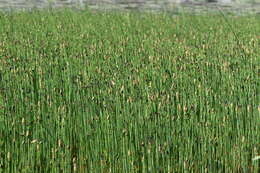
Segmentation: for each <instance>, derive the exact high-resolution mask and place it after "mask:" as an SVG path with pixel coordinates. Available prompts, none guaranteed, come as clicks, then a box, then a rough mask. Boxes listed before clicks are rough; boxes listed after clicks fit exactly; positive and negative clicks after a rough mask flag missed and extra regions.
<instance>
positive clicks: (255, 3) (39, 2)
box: [0, 0, 260, 14]
mask: <svg viewBox="0 0 260 173" xmlns="http://www.w3.org/2000/svg"><path fill="white" fill-rule="evenodd" d="M50 7H51V8H59V7H73V8H79V9H84V8H86V7H87V8H89V9H94V10H115V9H117V10H140V11H145V10H149V11H172V12H176V13H178V12H182V11H186V12H192V13H197V12H199V13H202V12H214V11H216V12H217V11H220V10H223V11H229V12H234V13H236V14H244V13H246V14H248V13H257V14H260V0H0V10H10V9H12V10H13V9H34V8H41V9H42V8H50Z"/></svg>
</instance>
